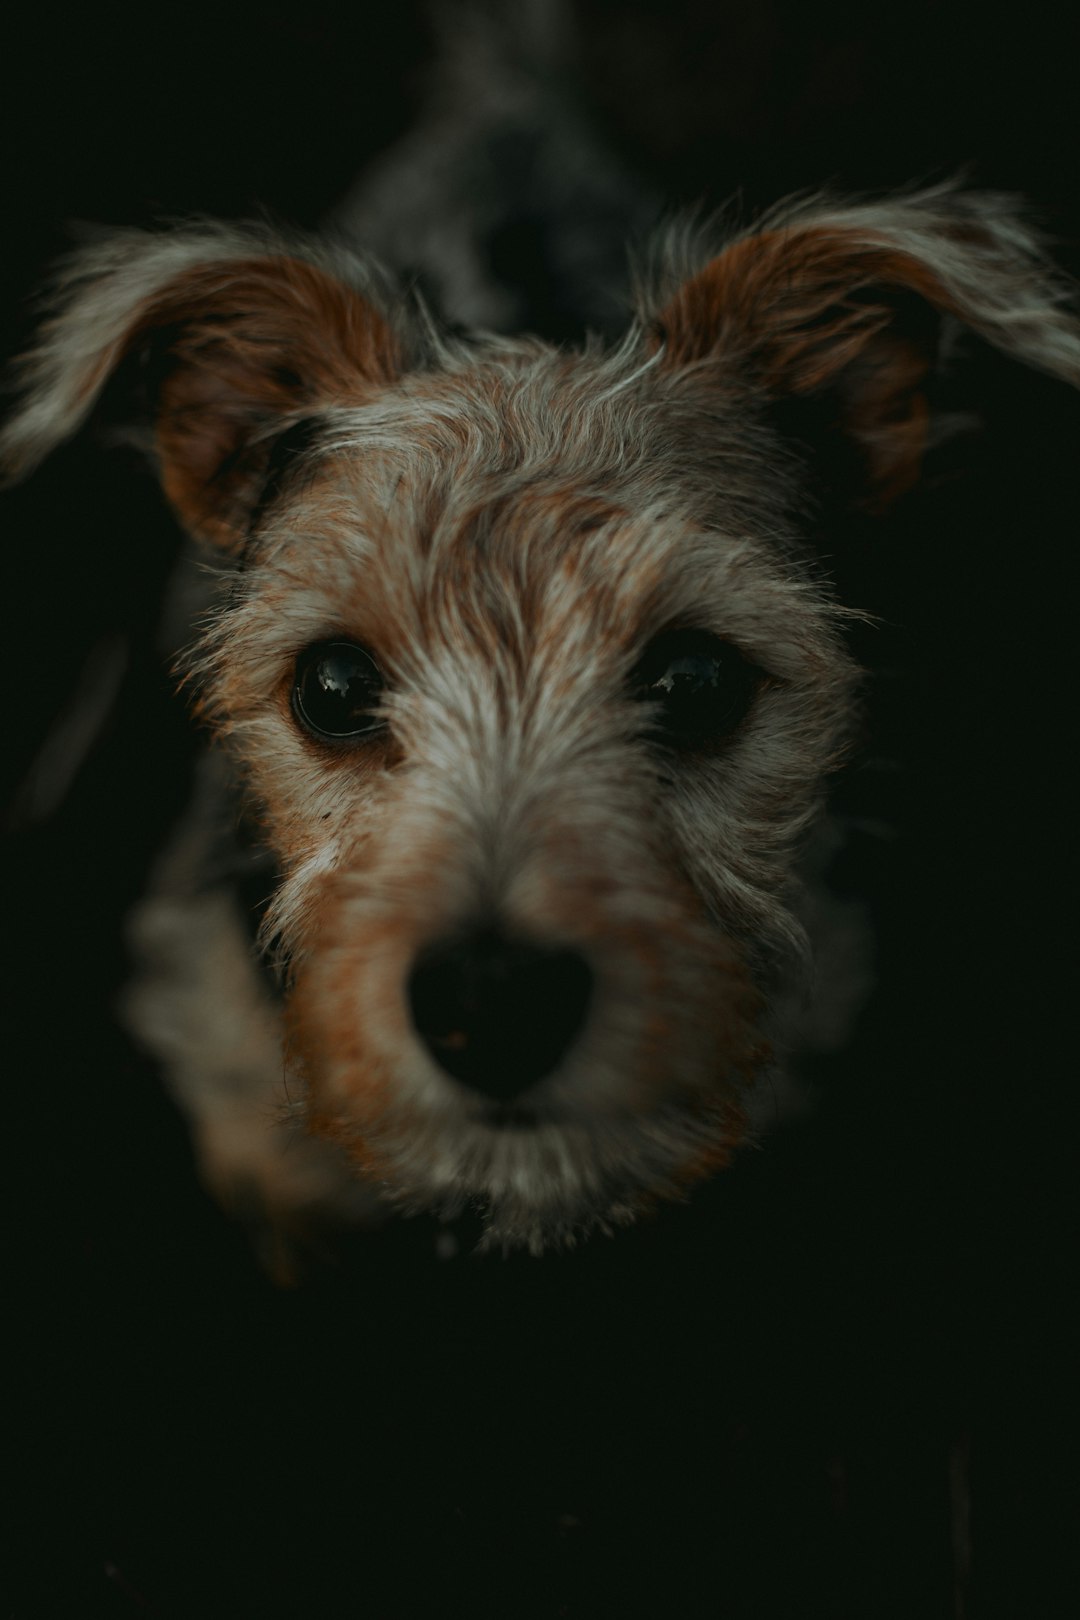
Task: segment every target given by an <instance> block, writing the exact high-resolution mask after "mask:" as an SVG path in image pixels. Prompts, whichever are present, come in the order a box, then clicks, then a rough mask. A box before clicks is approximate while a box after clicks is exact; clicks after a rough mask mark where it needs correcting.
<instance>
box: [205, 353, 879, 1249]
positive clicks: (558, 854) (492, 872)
mask: <svg viewBox="0 0 1080 1620" xmlns="http://www.w3.org/2000/svg"><path fill="white" fill-rule="evenodd" d="M664 395H665V389H664V387H663V386H662V385H659V386H658V383H657V380H656V379H655V378H653V377H652V376H651V368H650V369H649V370H647V371H646V374H645V375H644V376H640V377H637V378H635V377H634V375H633V367H632V366H631V365H629V364H627V362H626V361H625V359H624V360H619V361H618V362H617V363H615V364H613V363H612V362H611V361H610V360H609V361H593V360H589V359H580V360H578V361H576V362H574V361H569V360H567V359H566V358H564V357H562V356H559V355H556V354H554V353H551V352H550V351H547V350H545V349H542V348H540V347H539V346H535V347H522V346H517V347H508V348H507V349H506V350H504V351H499V350H498V349H494V350H491V351H489V352H488V353H486V354H485V355H484V356H483V357H482V358H480V359H478V358H477V357H476V355H475V354H471V353H470V352H469V351H468V350H465V349H462V350H460V351H457V352H448V353H447V355H446V364H445V366H444V368H443V370H441V371H440V373H438V374H437V375H432V374H430V373H429V374H426V375H424V376H421V377H417V378H414V379H411V380H405V381H402V382H401V383H399V384H397V385H395V386H392V387H387V388H385V389H382V390H380V391H378V392H377V393H376V394H375V396H374V397H373V398H372V399H371V400H370V402H369V403H367V404H364V405H361V406H356V407H353V408H351V409H347V410H346V409H343V410H341V411H340V412H338V413H337V414H336V415H335V418H334V420H333V422H332V423H328V422H324V423H323V424H322V425H321V427H317V428H315V429H313V430H312V432H311V434H310V437H309V441H308V444H307V447H306V449H305V450H304V452H303V453H297V454H296V455H294V457H293V458H292V459H291V462H290V470H289V473H288V475H287V476H285V477H284V478H282V479H280V480H279V484H280V487H279V488H278V489H277V493H276V494H275V497H274V499H273V501H272V503H271V504H270V506H269V508H268V510H266V512H265V515H264V517H263V519H262V521H261V523H260V525H259V528H258V530H257V532H255V533H254V534H252V536H251V537H250V539H249V542H248V546H247V557H246V561H245V566H244V569H243V572H242V574H241V575H240V576H239V580H238V581H237V582H236V583H235V584H234V588H233V591H232V596H231V601H230V605H229V606H228V607H227V608H226V609H225V610H224V611H223V612H222V614H221V616H220V617H219V618H218V619H217V621H216V622H215V624H214V626H213V628H212V631H211V633H210V635H209V638H208V640H207V644H206V646H205V648H204V650H203V655H202V662H203V666H204V668H205V671H206V674H207V680H206V685H205V692H206V702H207V704H208V707H209V712H210V714H211V716H212V719H213V721H214V723H215V725H216V726H217V727H218V728H219V729H220V730H221V731H222V732H223V733H224V734H225V735H226V737H227V738H228V739H229V741H230V743H231V744H232V746H234V747H235V748H236V749H237V751H238V752H239V754H240V756H241V759H242V762H243V767H244V778H245V781H246V783H247V786H248V791H249V792H250V794H251V796H252V798H253V800H254V803H255V805H256V807H257V810H258V813H259V816H260V819H261V820H262V823H263V826H264V829H265V836H266V838H267V840H268V842H269V843H270V845H271V846H272V848H273V850H274V852H275V854H276V856H277V859H278V862H279V864H280V867H281V870H282V872H283V874H284V880H283V883H282V887H281V889H280V892H279V893H278V895H277V898H276V900H275V902H274V904H273V905H272V908H271V911H270V914H269V917H268V921H267V928H268V931H269V932H270V933H272V934H273V935H275V936H276V937H277V938H278V940H279V941H280V944H281V947H282V951H283V955H284V957H285V958H286V960H287V961H288V964H289V970H288V975H287V977H288V981H289V985H290V989H289V1023H290V1029H291V1033H292V1046H293V1057H294V1059H295V1061H297V1062H298V1063H299V1065H300V1066H301V1068H302V1070H303V1073H304V1076H305V1078H306V1081H307V1085H308V1089H309V1094H310V1099H311V1114H312V1118H313V1121H314V1122H315V1124H316V1125H317V1126H318V1128H319V1129H320V1130H323V1131H327V1132H331V1133H332V1134H333V1135H335V1136H336V1137H337V1138H338V1139H339V1140H340V1141H341V1142H342V1143H343V1144H344V1145H345V1146H346V1147H347V1148H348V1149H349V1150H350V1151H351V1152H353V1153H354V1154H355V1155H356V1157H357V1158H358V1160H359V1162H360V1163H361V1164H362V1165H363V1167H364V1168H365V1170H366V1171H367V1172H368V1173H369V1174H372V1175H374V1176H376V1177H377V1178H378V1179H380V1180H381V1181H383V1182H385V1184H386V1185H387V1187H388V1188H389V1189H390V1191H391V1192H392V1194H393V1195H394V1196H395V1197H397V1198H398V1199H400V1200H402V1201H404V1202H405V1203H406V1204H408V1205H412V1206H435V1207H439V1208H449V1209H452V1208H455V1207H459V1206H460V1205H461V1204H462V1203H463V1202H464V1201H466V1200H468V1201H470V1202H475V1203H478V1204H479V1205H480V1206H481V1207H482V1208H483V1209H484V1210H485V1211H486V1212H487V1213H488V1214H489V1215H490V1217H491V1234H492V1236H493V1238H494V1239H496V1240H499V1241H505V1242H513V1243H520V1242H527V1243H530V1244H533V1245H536V1246H538V1245H540V1244H542V1243H543V1242H545V1241H549V1240H551V1239H552V1238H555V1237H558V1236H560V1235H565V1234H567V1233H569V1232H571V1231H574V1230H580V1229H581V1228H582V1227H585V1226H588V1225H589V1224H591V1223H594V1222H596V1221H598V1220H600V1221H612V1220H616V1219H618V1218H620V1217H624V1216H625V1215H626V1214H627V1213H628V1212H630V1211H631V1210H633V1209H634V1208H636V1207H638V1205H639V1203H640V1201H641V1199H642V1197H643V1196H644V1195H651V1196H655V1195H657V1194H659V1193H663V1192H668V1193H670V1192H671V1191H673V1190H675V1189H676V1188H678V1187H679V1186H681V1185H683V1184H684V1183H685V1182H686V1181H687V1180H689V1179H692V1178H693V1177H695V1176H697V1175H700V1174H702V1173H704V1171H705V1170H707V1169H708V1168H710V1167H712V1166H714V1165H715V1164H716V1163H718V1162H720V1161H721V1160H722V1159H723V1157H724V1155H725V1154H726V1152H727V1151H728V1149H729V1148H730V1145H731V1143H732V1142H733V1140H734V1138H735V1137H736V1135H737V1133H738V1122H739V1099H740V1095H741V1092H742V1090H743V1089H744V1088H745V1086H746V1085H747V1084H748V1083H749V1081H750V1079H751V1078H752V1076H753V1074H754V1072H755V1070H756V1069H757V1068H758V1067H759V1065H760V1064H761V1062H762V1061H763V1059H764V1057H765V1055H766V1050H767V1038H768V1032H767V1027H766V1026H767V1021H766V1019H765V1013H764V1010H765V1006H766V1002H767V993H768V990H769V989H770V988H772V985H773V982H774V981H775V977H776V969H777V964H778V963H779V962H780V961H781V960H783V959H784V958H785V956H787V955H790V954H791V952H792V949H793V947H794V945H795V943H796V941H797V936H798V925H797V924H796V922H795V921H794V919H793V917H792V915H791V911H790V902H791V900H792V887H793V877H792V870H791V867H792V856H793V848H794V845H795V843H796V840H797V837H798V834H799V833H800V832H801V831H802V829H803V828H804V826H805V824H806V821H807V819H808V818H809V816H810V815H811V814H812V812H813V810H814V808H815V806H816V803H817V799H818V796H819V794H820V789H821V783H822V778H823V776H824V774H825V773H826V771H827V770H828V769H829V768H830V766H831V765H832V763H833V762H834V759H835V754H836V744H837V741H838V737H839V734H840V730H841V727H842V724H843V720H844V716H845V713H846V709H847V702H848V692H849V686H850V671H849V666H848V664H847V661H846V659H845V657H844V655H843V653H842V651H841V648H840V645H839V643H838V640H837V637H836V635H835V630H834V623H833V621H834V618H835V613H834V611H833V609H832V608H831V607H830V606H829V604H828V603H827V601H826V600H825V598H824V597H823V595H822V593H821V591H820V590H819V589H818V588H817V587H816V586H815V585H814V584H812V583H810V582H809V581H808V580H806V579H805V578H803V577H802V576H801V575H800V574H799V572H798V571H797V570H796V569H795V567H794V565H793V562H792V559H791V555H790V554H789V553H787V552H783V551H782V552H780V554H777V549H776V541H775V533H776V529H777V527H778V524H779V523H780V522H781V521H782V510H781V507H782V503H781V501H780V500H778V498H777V493H776V489H775V487H773V488H770V487H769V486H768V485H767V484H766V486H765V489H764V492H763V493H762V495H761V496H760V498H759V502H758V507H757V510H756V511H755V509H754V502H753V492H754V483H755V471H754V468H755V458H756V456H757V455H758V454H760V434H755V433H754V432H751V431H746V432H739V431H738V430H737V427H736V426H733V427H732V429H731V430H730V432H729V435H728V448H727V454H728V455H729V457H730V461H731V473H730V477H729V479H727V480H722V485H723V488H724V489H725V490H727V491H729V492H730V498H729V502H728V504H727V506H726V509H725V506H724V503H723V502H721V503H719V504H718V503H717V501H716V500H715V499H714V500H713V501H712V502H711V503H709V504H710V508H711V509H710V510H709V511H704V510H701V511H695V510H694V508H693V503H692V501H688V500H687V498H686V496H685V494H684V493H683V492H684V490H685V487H686V484H687V477H686V472H685V469H684V467H683V466H682V465H681V457H682V456H683V455H684V454H685V452H684V451H683V450H682V449H681V448H680V445H679V443H678V436H677V434H676V433H674V432H673V431H672V427H671V417H672V416H674V415H675V414H676V401H675V399H674V397H673V398H672V400H671V401H670V402H669V401H667V400H666V399H665V397H664Z"/></svg>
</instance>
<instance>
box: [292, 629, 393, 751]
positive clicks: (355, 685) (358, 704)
mask: <svg viewBox="0 0 1080 1620" xmlns="http://www.w3.org/2000/svg"><path fill="white" fill-rule="evenodd" d="M382 692H383V678H382V672H381V671H380V669H379V666H378V664H376V662H375V660H374V658H372V656H371V654H370V653H369V652H366V651H365V650H364V648H363V647H358V646H357V645H356V643H355V642H352V641H318V642H316V643H315V645H314V646H312V647H307V648H305V650H304V651H303V652H302V653H301V654H300V656H299V658H298V659H297V660H296V678H295V680H294V682H293V689H292V708H293V713H294V714H295V716H296V718H297V719H298V720H299V722H300V724H301V725H302V726H303V727H304V728H305V730H307V731H310V732H311V733H312V735H313V736H316V737H329V738H333V739H335V740H337V739H345V740H348V739H350V738H354V737H368V736H370V735H371V734H372V733H373V732H376V731H381V730H382V729H383V726H384V724H385V722H384V721H383V719H382V717H381V716H380V714H379V713H378V707H379V701H380V699H381V697H382Z"/></svg>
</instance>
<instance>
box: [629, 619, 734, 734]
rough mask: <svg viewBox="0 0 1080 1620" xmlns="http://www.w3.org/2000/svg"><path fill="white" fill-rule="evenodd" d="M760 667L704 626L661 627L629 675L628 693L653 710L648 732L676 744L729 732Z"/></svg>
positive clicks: (732, 728)
mask: <svg viewBox="0 0 1080 1620" xmlns="http://www.w3.org/2000/svg"><path fill="white" fill-rule="evenodd" d="M760 682H761V671H760V670H759V669H758V668H757V667H756V666H755V665H753V664H751V663H749V662H748V660H747V659H746V658H745V657H744V656H743V654H742V653H741V652H740V651H739V649H738V648H737V647H733V646H732V645H731V643H730V642H728V641H721V640H720V638H719V636H714V635H711V634H710V633H709V632H708V631H707V630H665V631H664V633H663V634H662V635H659V636H657V637H656V638H655V640H653V641H651V642H650V643H649V645H648V647H646V649H645V652H644V654H643V656H642V657H641V659H640V660H639V661H638V663H637V665H636V666H635V668H634V671H633V673H632V675H631V677H630V691H631V694H632V695H633V696H634V697H635V698H637V699H639V700H640V701H641V702H643V703H648V704H649V705H650V707H651V709H652V714H651V716H650V720H649V729H650V731H651V732H652V733H653V734H654V735H655V736H656V737H658V738H659V739H660V740H661V741H663V742H666V743H670V744H672V745H673V746H675V747H677V748H687V749H693V748H701V747H706V746H707V745H708V744H709V743H710V742H713V741H716V740H719V739H720V738H722V737H728V736H730V735H731V733H732V732H733V731H735V729H736V728H737V727H738V726H739V725H740V724H741V722H742V721H743V720H744V719H745V718H746V715H747V714H748V713H749V711H750V706H751V704H752V703H753V701H754V694H755V693H756V691H757V689H758V686H759V685H760Z"/></svg>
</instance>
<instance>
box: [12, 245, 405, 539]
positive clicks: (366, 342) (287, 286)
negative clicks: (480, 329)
mask: <svg viewBox="0 0 1080 1620" xmlns="http://www.w3.org/2000/svg"><path fill="white" fill-rule="evenodd" d="M403 365H404V332H403V328H402V322H401V319H400V310H399V309H397V308H396V307H395V306H394V303H393V299H392V298H391V296H390V295H389V293H388V292H387V289H386V287H385V286H384V285H383V283H382V280H381V278H380V276H379V273H378V272H377V271H376V270H374V269H373V268H372V267H371V266H369V265H367V264H365V263H363V262H361V261H359V260H357V259H356V257H355V256H354V255H352V254H351V253H348V252H347V251H345V250H340V251H339V250H335V249H332V248H327V247H325V246H322V245H320V244H318V243H313V242H309V241H306V240H304V239H300V238H297V239H296V240H284V239H281V238H278V237H276V236H274V235H273V234H272V233H270V232H269V231H266V230H263V229H262V228H261V227H259V226H250V227H247V226H213V225H195V226H185V227H181V228H179V229H177V230H173V231H168V232H163V233H161V234H158V235H151V234H148V233H144V232H141V231H116V232H110V233H106V234H104V235H103V236H101V237H100V238H99V240H98V241H96V242H94V243H92V244H91V245H90V246H89V247H86V248H84V249H83V250H81V251H80V252H79V253H77V254H75V255H74V256H73V257H72V259H71V260H70V261H69V262H68V264H67V265H66V266H64V267H62V271H61V275H60V277H59V279H58V282H57V285H56V288H55V291H54V294H53V298H52V306H51V310H50V313H49V317H48V319H46V321H45V322H44V323H43V325H42V327H41V331H40V335H39V339H38V343H37V346H36V347H35V348H34V349H33V350H32V351H31V352H30V354H29V355H27V356H26V357H25V359H24V360H23V362H22V365H21V371H22V382H23V388H22V394H23V398H22V403H21V406H20V408H19V409H18V410H17V411H16V412H15V413H14V415H13V416H12V417H11V419H10V420H9V421H8V423H7V424H6V425H5V427H4V429H3V432H2V433H0V466H2V467H3V469H4V471H5V472H6V473H7V474H8V476H9V477H10V478H12V479H14V478H18V477H21V476H23V475H24V474H25V473H27V472H29V471H30V470H31V469H32V468H33V467H34V466H36V465H37V463H38V462H40V461H41V460H42V459H43V458H44V457H45V456H46V455H48V454H49V453H50V452H51V451H52V450H54V449H55V448H56V447H57V446H58V445H59V444H61V443H62V442H63V441H64V440H65V439H68V438H70V437H71V436H72V435H73V434H74V433H75V432H76V431H77V430H78V429H79V428H80V427H81V426H82V424H83V423H84V422H85V421H86V420H87V419H88V418H89V416H90V415H91V413H92V412H94V411H95V410H96V409H97V407H98V405H99V402H100V401H102V400H105V402H106V404H107V405H110V406H111V409H110V410H109V412H108V414H110V415H111V417H112V419H113V420H114V421H115V422H116V423H118V424H119V425H120V427H121V428H122V430H123V435H124V437H126V438H129V439H132V440H133V441H134V442H136V443H138V444H140V445H141V446H142V448H144V449H145V450H146V452H147V454H148V455H149V456H150V459H151V460H152V462H153V463H154V464H155V466H156V468H157V471H158V475H159V477H160V480H161V484H162V488H163V489H164V491H165V494H166V496H167V497H168V499H169V501H170V503H171V504H172V506H173V508H174V510H175V511H176V514H177V516H178V517H179V518H180V521H181V522H182V523H183V525H184V526H185V528H187V529H188V530H189V532H190V533H192V534H195V535H197V536H199V537H201V538H203V539H207V540H210V541H212V542H213V543H214V544H215V545H218V546H222V547H224V548H226V549H229V548H231V547H235V546H238V545H239V544H240V543H241V541H242V539H243V535H244V533H245V529H246V524H247V522H248V520H249V518H250V515H251V513H252V511H253V510H254V509H255V507H256V505H257V502H258V499H259V495H260V491H261V489H262V487H263V483H264V480H265V477H266V472H267V468H268V466H269V465H270V461H271V456H272V451H273V446H274V445H275V443H276V442H278V441H279V440H281V438H282V436H283V435H284V434H285V433H287V432H288V430H289V429H290V428H291V427H293V426H295V425H298V424H301V423H303V422H305V421H306V420H309V419H310V418H311V417H312V416H317V415H318V414H319V413H320V412H321V411H325V410H328V409H331V410H332V409H333V408H334V407H335V406H337V405H342V404H356V403H360V402H362V401H364V400H365V399H366V398H368V397H370V395H371V394H372V392H373V391H375V390H377V389H379V388H381V387H385V386H386V384H387V383H389V382H391V381H392V380H393V379H394V378H395V377H396V376H397V375H398V374H399V373H400V371H401V369H402V367H403Z"/></svg>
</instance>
